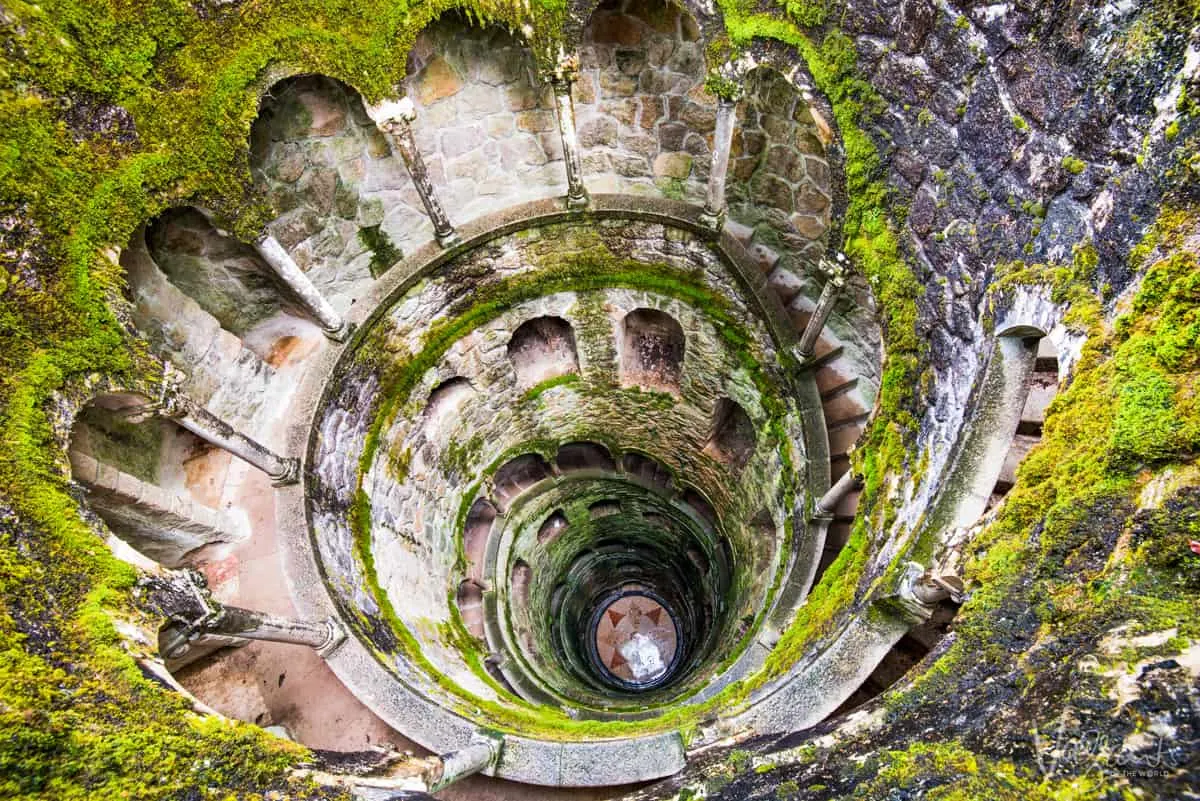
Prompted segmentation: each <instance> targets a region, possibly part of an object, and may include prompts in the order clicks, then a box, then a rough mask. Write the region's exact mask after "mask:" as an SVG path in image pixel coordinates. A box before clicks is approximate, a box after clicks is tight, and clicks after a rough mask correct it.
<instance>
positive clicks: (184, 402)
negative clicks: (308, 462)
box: [157, 383, 300, 486]
mask: <svg viewBox="0 0 1200 801" xmlns="http://www.w3.org/2000/svg"><path fill="white" fill-rule="evenodd" d="M157 411H158V412H159V413H160V414H162V415H164V416H166V417H169V418H171V419H172V420H174V421H175V422H176V423H178V424H179V426H180V427H182V428H185V429H187V430H188V431H191V432H192V433H193V434H195V435H196V436H198V437H200V439H202V440H204V441H205V442H208V443H211V444H213V445H216V446H217V447H218V448H221V449H222V450H227V451H229V452H230V453H232V454H233V455H234V456H236V457H238V458H239V459H242V460H244V461H246V462H249V463H250V464H252V465H254V466H255V467H257V468H258V469H259V470H261V471H263V472H264V473H266V474H267V475H268V476H270V477H271V480H272V481H274V482H275V485H276V486H282V485H284V484H295V483H296V482H297V481H299V480H300V460H299V459H292V458H286V457H283V456H280V455H279V454H277V453H275V452H274V451H271V450H269V449H268V448H267V447H266V446H264V445H262V444H261V443H259V442H258V441H257V440H254V439H251V438H250V437H248V436H246V435H245V434H243V433H241V432H240V431H238V430H237V429H235V428H234V427H233V426H231V425H229V424H228V423H226V422H225V421H224V420H222V419H221V418H219V417H217V416H216V415H215V414H213V413H212V412H210V411H209V410H208V409H205V408H204V407H203V406H201V405H200V404H198V403H196V402H195V401H194V400H192V399H191V398H189V397H188V396H187V395H185V394H183V392H182V391H181V390H180V389H179V388H178V387H177V386H174V385H173V383H170V384H168V386H167V387H166V389H165V390H164V392H163V397H162V400H161V402H160V403H159V404H158V408H157Z"/></svg>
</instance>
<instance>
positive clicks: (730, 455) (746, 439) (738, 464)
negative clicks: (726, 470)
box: [704, 398, 758, 472]
mask: <svg viewBox="0 0 1200 801" xmlns="http://www.w3.org/2000/svg"><path fill="white" fill-rule="evenodd" d="M757 438H758V432H757V431H756V430H755V427H754V421H752V420H751V419H750V415H748V414H746V410H745V409H743V408H742V407H741V406H739V405H738V404H737V403H736V402H734V401H732V400H730V399H729V398H719V399H718V400H717V403H716V406H715V407H714V408H713V422H712V434H711V435H710V436H709V438H708V442H707V443H706V444H705V446H704V452H705V453H706V454H708V455H709V456H711V457H712V458H713V459H715V460H717V461H718V462H720V463H721V464H723V465H726V466H728V467H730V468H731V469H732V470H733V471H734V472H739V471H741V470H742V469H743V468H744V467H745V466H746V463H747V462H749V461H750V457H751V456H753V455H754V446H755V443H756V441H757Z"/></svg>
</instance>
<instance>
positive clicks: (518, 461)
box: [492, 453, 552, 511]
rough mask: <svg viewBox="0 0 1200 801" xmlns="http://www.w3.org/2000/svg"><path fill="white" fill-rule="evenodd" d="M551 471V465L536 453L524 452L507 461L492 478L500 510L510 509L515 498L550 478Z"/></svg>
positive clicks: (497, 505)
mask: <svg viewBox="0 0 1200 801" xmlns="http://www.w3.org/2000/svg"><path fill="white" fill-rule="evenodd" d="M551 473H552V471H551V469H550V465H549V464H548V463H547V462H546V460H545V459H543V458H542V457H541V456H538V455H537V454H536V453H527V454H523V455H521V456H518V457H516V458H515V459H512V460H510V461H508V462H505V463H504V464H503V465H501V466H500V469H498V470H497V471H496V475H495V476H494V477H493V478H492V485H493V487H494V488H495V498H496V507H497V508H498V509H499V510H500V511H504V510H506V509H508V507H509V505H510V504H511V503H512V501H513V499H514V498H516V497H517V496H518V495H520V494H521V493H522V492H524V491H525V490H527V489H529V488H530V487H532V486H533V485H534V484H537V483H538V482H539V481H544V480H545V479H547V478H549V477H550V475H551Z"/></svg>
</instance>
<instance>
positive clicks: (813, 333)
mask: <svg viewBox="0 0 1200 801" xmlns="http://www.w3.org/2000/svg"><path fill="white" fill-rule="evenodd" d="M845 265H846V256H845V255H844V254H842V253H838V254H837V260H836V261H831V260H829V259H824V258H823V259H821V269H822V271H823V272H824V273H825V274H826V276H828V280H826V281H825V288H824V289H822V290H821V297H820V298H819V299H818V300H817V308H815V309H813V313H812V317H810V318H809V319H808V325H806V326H804V333H803V334H801V335H800V341H799V342H798V343H797V344H796V356H797V357H799V359H800V361H807V360H809V359H811V358H812V356H813V353H814V352H815V351H816V347H817V340H818V339H819V338H820V336H821V331H822V330H824V328H825V323H826V322H828V321H829V315H830V314H832V313H833V307H834V305H835V304H836V303H837V299H838V293H839V292H840V291H841V289H842V287H843V286H844V285H845V283H846V279H845Z"/></svg>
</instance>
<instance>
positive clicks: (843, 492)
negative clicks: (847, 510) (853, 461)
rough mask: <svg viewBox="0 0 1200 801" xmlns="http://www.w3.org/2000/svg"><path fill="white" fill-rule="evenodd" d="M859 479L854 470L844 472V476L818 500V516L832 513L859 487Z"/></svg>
mask: <svg viewBox="0 0 1200 801" xmlns="http://www.w3.org/2000/svg"><path fill="white" fill-rule="evenodd" d="M859 481H860V479H859V477H858V476H856V475H854V471H853V470H847V471H846V472H845V473H842V477H841V478H839V479H838V480H837V482H836V483H835V484H834V485H833V486H832V487H830V488H829V491H828V492H826V493H825V494H824V495H822V496H821V500H819V501H817V508H816V512H815V514H816V516H818V517H821V516H828V515H832V514H833V513H834V510H836V509H837V507H838V504H839V503H841V502H842V499H843V498H845V497H846V496H847V495H849V494H850V493H851V492H853V491H854V490H855V489H857V488H858V484H859Z"/></svg>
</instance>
